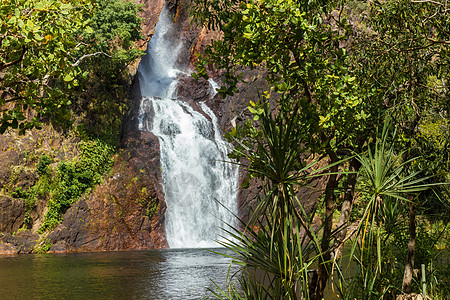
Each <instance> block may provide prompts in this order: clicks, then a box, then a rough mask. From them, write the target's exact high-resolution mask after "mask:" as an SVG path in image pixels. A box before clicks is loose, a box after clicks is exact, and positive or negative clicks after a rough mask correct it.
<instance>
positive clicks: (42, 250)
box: [33, 239, 52, 254]
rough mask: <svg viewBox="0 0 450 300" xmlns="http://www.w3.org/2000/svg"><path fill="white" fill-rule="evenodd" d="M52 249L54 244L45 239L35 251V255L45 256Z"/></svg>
mask: <svg viewBox="0 0 450 300" xmlns="http://www.w3.org/2000/svg"><path fill="white" fill-rule="evenodd" d="M51 247H52V242H51V241H50V240H49V239H44V240H43V241H41V242H40V243H39V244H38V245H36V247H35V248H34V249H33V252H34V253H37V254H44V253H47V252H48V251H49V250H50V248H51Z"/></svg>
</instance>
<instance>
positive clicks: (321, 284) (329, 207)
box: [313, 151, 338, 300]
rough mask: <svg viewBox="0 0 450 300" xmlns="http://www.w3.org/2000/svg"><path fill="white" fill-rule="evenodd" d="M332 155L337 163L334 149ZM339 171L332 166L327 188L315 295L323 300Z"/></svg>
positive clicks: (327, 275) (331, 160) (328, 272)
mask: <svg viewBox="0 0 450 300" xmlns="http://www.w3.org/2000/svg"><path fill="white" fill-rule="evenodd" d="M328 155H329V156H330V162H331V164H332V163H335V162H337V161H338V158H337V156H336V154H335V153H334V152H332V151H330V152H329V153H328ZM337 171H338V165H335V166H333V167H331V168H330V172H331V173H335V174H331V175H330V177H329V178H328V182H327V186H326V190H325V215H324V220H323V235H322V242H321V245H320V248H321V251H322V253H325V254H324V255H323V257H322V258H321V259H320V261H319V268H318V273H317V275H318V278H317V285H316V287H315V293H314V294H315V297H314V298H313V299H316V300H321V299H322V298H323V291H324V290H325V286H326V284H327V281H328V277H329V275H330V257H331V255H330V253H329V252H328V250H329V248H330V240H331V231H332V229H333V211H334V209H335V205H336V201H335V196H334V191H335V189H336V187H337V183H338V181H337V174H336V173H337Z"/></svg>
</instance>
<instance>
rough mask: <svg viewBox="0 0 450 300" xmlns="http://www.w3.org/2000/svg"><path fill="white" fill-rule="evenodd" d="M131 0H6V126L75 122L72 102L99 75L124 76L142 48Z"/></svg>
mask: <svg viewBox="0 0 450 300" xmlns="http://www.w3.org/2000/svg"><path fill="white" fill-rule="evenodd" d="M137 12H138V9H137V7H136V5H135V4H134V2H131V1H125V2H124V1H121V0H115V1H106V0H98V1H97V0H69V1H61V0H57V1H49V0H33V1H31V0H6V1H2V2H1V4H0V17H1V18H0V20H1V23H0V95H1V97H0V99H1V100H0V106H2V108H4V109H3V110H2V112H1V115H0V133H3V132H5V130H7V129H8V128H12V129H19V132H20V133H24V132H25V131H26V130H28V129H30V128H34V127H37V128H39V127H40V125H42V123H43V122H48V121H51V122H53V123H55V124H58V125H59V126H68V125H71V122H72V119H71V116H72V111H71V108H72V107H71V106H72V105H74V104H75V106H76V105H77V103H78V102H79V100H78V98H79V95H80V92H82V91H85V90H88V89H90V88H91V85H92V84H93V82H94V83H95V84H97V83H96V82H97V81H100V82H103V83H104V84H106V83H105V82H107V84H106V85H107V87H106V88H105V90H109V89H111V87H112V85H113V84H116V83H117V80H118V79H119V77H120V75H121V74H122V73H123V70H124V69H125V67H126V66H127V65H128V64H129V63H130V62H131V61H133V60H134V59H136V58H137V57H138V56H140V55H141V54H142V51H139V50H138V49H137V48H136V47H134V46H133V42H134V41H136V40H138V39H140V38H141V35H140V32H139V29H140V23H141V19H139V18H138V17H137Z"/></svg>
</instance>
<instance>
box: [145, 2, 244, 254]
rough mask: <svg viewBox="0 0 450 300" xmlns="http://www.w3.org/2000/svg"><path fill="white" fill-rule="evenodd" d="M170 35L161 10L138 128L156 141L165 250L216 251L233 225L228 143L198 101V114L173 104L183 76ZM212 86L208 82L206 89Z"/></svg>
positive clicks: (170, 26) (234, 170)
mask: <svg viewBox="0 0 450 300" xmlns="http://www.w3.org/2000/svg"><path fill="white" fill-rule="evenodd" d="M173 33H174V30H173V24H172V20H171V18H170V15H169V13H168V11H167V9H166V8H164V9H163V11H162V12H161V16H160V19H159V21H158V24H157V26H156V28H155V35H154V36H153V37H152V39H151V40H150V42H149V44H148V48H147V53H146V55H145V56H144V57H143V58H142V61H141V64H140V65H139V68H138V76H139V85H140V88H141V95H142V97H143V98H142V101H141V105H140V108H139V129H140V130H144V131H150V132H152V133H153V134H155V135H156V136H157V137H158V139H159V142H160V151H161V156H160V157H161V171H162V181H163V188H164V194H165V201H166V204H167V210H166V224H165V227H166V237H167V241H168V243H169V246H170V247H171V248H197V247H215V246H218V244H217V243H216V242H215V241H218V240H221V235H222V231H221V230H220V228H221V227H225V225H224V223H227V224H231V225H233V224H234V216H233V214H232V213H234V214H235V213H236V211H237V204H236V192H237V168H236V167H234V166H233V165H232V164H231V163H229V162H225V161H227V160H228V158H227V153H228V149H229V145H228V144H227V143H226V142H225V141H224V140H223V139H222V136H221V133H220V131H219V129H218V127H217V118H216V116H215V115H214V113H213V112H212V111H211V109H209V107H208V106H207V105H206V104H205V103H200V107H201V110H202V111H196V110H194V109H193V108H192V107H191V106H190V105H189V104H188V103H186V102H183V101H180V100H177V95H176V87H177V76H178V75H180V74H186V73H185V72H183V71H181V70H178V69H177V59H178V55H179V53H180V51H181V49H182V46H183V45H182V43H181V42H180V41H179V39H178V38H177V37H176V36H175V35H174V34H173ZM214 84H215V82H213V81H210V85H211V88H214V87H215V86H214ZM230 211H231V212H232V213H230Z"/></svg>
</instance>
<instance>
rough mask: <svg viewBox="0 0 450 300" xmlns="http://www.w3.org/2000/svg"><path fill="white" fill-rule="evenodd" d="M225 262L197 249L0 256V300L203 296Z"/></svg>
mask: <svg viewBox="0 0 450 300" xmlns="http://www.w3.org/2000/svg"><path fill="white" fill-rule="evenodd" d="M229 263H230V260H229V259H227V258H225V257H222V256H220V255H216V254H213V253H210V252H208V251H205V250H201V249H180V250H160V251H157V250H155V251H138V252H101V253H76V254H41V255H19V256H0V299H1V300H4V299H6V300H8V299H158V300H168V299H182V300H189V299H201V298H202V297H204V296H207V295H209V292H208V291H207V287H208V286H209V285H210V284H211V279H213V280H214V281H215V282H217V283H219V284H222V283H224V282H225V279H226V275H227V270H228V267H229Z"/></svg>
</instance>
